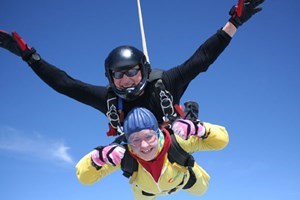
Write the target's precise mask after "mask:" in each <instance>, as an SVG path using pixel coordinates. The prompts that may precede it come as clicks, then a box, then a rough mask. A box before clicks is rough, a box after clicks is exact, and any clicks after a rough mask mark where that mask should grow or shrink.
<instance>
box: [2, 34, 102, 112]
mask: <svg viewBox="0 0 300 200" xmlns="http://www.w3.org/2000/svg"><path fill="white" fill-rule="evenodd" d="M0 47H2V48H4V49H6V50H8V51H10V52H12V53H13V54H15V55H17V56H19V57H21V58H22V59H23V60H24V61H25V62H27V63H28V65H29V66H30V67H31V68H32V70H33V71H34V72H35V73H36V74H37V75H38V76H39V77H40V78H41V79H42V80H43V81H44V82H45V83H46V84H48V85H49V86H50V87H51V88H53V89H54V90H56V91H57V92H59V93H61V94H64V95H66V96H68V97H70V98H73V99H75V100H77V101H79V102H82V103H84V104H87V105H90V106H92V107H94V108H96V109H98V110H100V111H101V112H103V113H106V95H107V88H106V87H104V86H94V85H91V84H87V83H84V82H81V81H79V80H76V79H74V78H72V77H71V76H69V75H68V74H67V73H66V72H64V71H63V70H61V69H59V68H57V67H55V66H53V65H51V64H49V63H48V62H46V61H45V60H43V59H42V58H41V57H40V55H39V54H38V53H37V52H36V50H35V49H34V48H31V47H30V46H29V45H28V44H27V43H26V42H25V40H23V39H22V38H21V36H19V34H18V33H16V32H12V34H9V33H8V32H6V31H1V30H0Z"/></svg>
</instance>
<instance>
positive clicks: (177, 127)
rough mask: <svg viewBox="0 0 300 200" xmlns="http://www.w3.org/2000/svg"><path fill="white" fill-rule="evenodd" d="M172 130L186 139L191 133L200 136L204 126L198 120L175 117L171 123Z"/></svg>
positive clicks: (202, 134) (203, 131)
mask: <svg viewBox="0 0 300 200" xmlns="http://www.w3.org/2000/svg"><path fill="white" fill-rule="evenodd" d="M172 130H173V131H174V133H175V134H177V135H179V136H180V137H181V138H182V139H185V140H186V139H188V138H189V137H190V136H191V135H194V136H196V137H202V136H204V135H205V127H204V126H202V125H201V124H200V122H194V123H193V122H192V121H191V120H187V119H177V120H176V121H175V122H174V123H173V124H172Z"/></svg>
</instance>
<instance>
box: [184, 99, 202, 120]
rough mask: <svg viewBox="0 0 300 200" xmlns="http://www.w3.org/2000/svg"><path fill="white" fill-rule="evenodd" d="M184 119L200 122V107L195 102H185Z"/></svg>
mask: <svg viewBox="0 0 300 200" xmlns="http://www.w3.org/2000/svg"><path fill="white" fill-rule="evenodd" d="M184 114H185V117H184V119H189V120H192V121H197V120H198V115H199V105H198V103H197V102H195V101H187V102H184Z"/></svg>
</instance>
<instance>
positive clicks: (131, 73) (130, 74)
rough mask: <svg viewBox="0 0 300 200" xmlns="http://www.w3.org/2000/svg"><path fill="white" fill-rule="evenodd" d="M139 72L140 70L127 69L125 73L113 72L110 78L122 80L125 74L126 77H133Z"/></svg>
mask: <svg viewBox="0 0 300 200" xmlns="http://www.w3.org/2000/svg"><path fill="white" fill-rule="evenodd" d="M139 71H140V68H132V69H129V70H127V71H125V72H124V71H123V72H122V71H115V72H112V76H113V77H114V78H115V79H121V78H123V76H124V74H126V76H128V77H133V76H135V75H137V73H138V72H139Z"/></svg>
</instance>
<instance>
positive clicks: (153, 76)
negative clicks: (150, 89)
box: [148, 69, 164, 82]
mask: <svg viewBox="0 0 300 200" xmlns="http://www.w3.org/2000/svg"><path fill="white" fill-rule="evenodd" d="M163 72H164V71H163V70H161V69H152V70H151V72H150V75H149V78H148V81H149V82H152V81H154V80H157V79H161V78H162V74H163Z"/></svg>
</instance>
